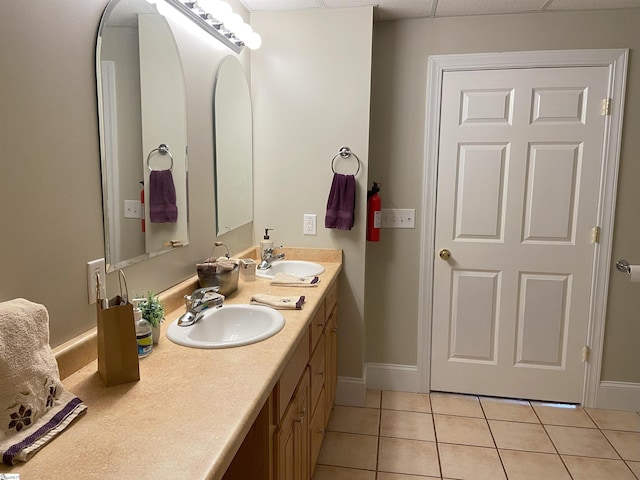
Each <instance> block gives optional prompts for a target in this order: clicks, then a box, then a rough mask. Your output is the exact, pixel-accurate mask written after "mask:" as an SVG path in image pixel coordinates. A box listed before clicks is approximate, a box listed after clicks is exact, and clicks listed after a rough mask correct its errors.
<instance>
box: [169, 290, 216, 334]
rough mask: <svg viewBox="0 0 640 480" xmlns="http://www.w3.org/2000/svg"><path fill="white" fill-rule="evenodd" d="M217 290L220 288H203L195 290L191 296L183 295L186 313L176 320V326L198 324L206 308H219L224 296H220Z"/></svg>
mask: <svg viewBox="0 0 640 480" xmlns="http://www.w3.org/2000/svg"><path fill="white" fill-rule="evenodd" d="M219 290H220V287H205V288H199V289H197V290H195V291H194V292H193V293H192V294H191V295H185V296H184V300H185V303H186V306H187V311H186V312H185V313H184V314H182V316H181V317H180V318H179V319H178V326H180V327H189V326H191V325H193V324H195V323H198V322H199V321H200V320H201V319H202V316H203V312H204V311H205V310H207V309H208V308H211V307H216V308H217V307H221V306H222V304H223V302H224V295H220V294H219V293H218V291H219Z"/></svg>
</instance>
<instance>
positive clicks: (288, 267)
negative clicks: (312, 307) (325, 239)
mask: <svg viewBox="0 0 640 480" xmlns="http://www.w3.org/2000/svg"><path fill="white" fill-rule="evenodd" d="M323 272H324V267H323V266H322V265H320V264H318V263H314V262H307V261H305V260H276V261H275V262H273V263H272V264H271V268H269V269H267V270H258V269H256V275H257V276H258V277H260V278H273V277H275V275H276V273H288V274H290V275H296V276H298V277H315V276H317V275H320V274H321V273H323Z"/></svg>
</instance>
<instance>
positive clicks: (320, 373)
mask: <svg viewBox="0 0 640 480" xmlns="http://www.w3.org/2000/svg"><path fill="white" fill-rule="evenodd" d="M316 375H319V376H321V377H324V372H318V373H317V374H316Z"/></svg>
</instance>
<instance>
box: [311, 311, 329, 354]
mask: <svg viewBox="0 0 640 480" xmlns="http://www.w3.org/2000/svg"><path fill="white" fill-rule="evenodd" d="M326 323H327V320H326V310H325V306H324V302H322V304H321V305H320V308H318V312H317V313H316V314H315V315H314V316H313V319H312V320H311V325H309V330H310V331H311V351H312V352H313V350H314V349H315V348H316V345H317V343H318V340H319V339H320V335H322V332H323V331H324V326H325V325H326Z"/></svg>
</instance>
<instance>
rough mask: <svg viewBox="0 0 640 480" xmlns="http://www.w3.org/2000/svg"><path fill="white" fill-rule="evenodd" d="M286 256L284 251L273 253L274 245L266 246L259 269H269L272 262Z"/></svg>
mask: <svg viewBox="0 0 640 480" xmlns="http://www.w3.org/2000/svg"><path fill="white" fill-rule="evenodd" d="M283 258H284V253H279V254H277V255H274V254H273V247H268V248H265V249H264V250H263V252H262V261H261V262H260V264H258V270H267V269H269V268H271V264H272V263H273V262H274V261H276V260H281V259H283Z"/></svg>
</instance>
